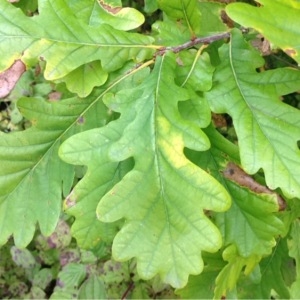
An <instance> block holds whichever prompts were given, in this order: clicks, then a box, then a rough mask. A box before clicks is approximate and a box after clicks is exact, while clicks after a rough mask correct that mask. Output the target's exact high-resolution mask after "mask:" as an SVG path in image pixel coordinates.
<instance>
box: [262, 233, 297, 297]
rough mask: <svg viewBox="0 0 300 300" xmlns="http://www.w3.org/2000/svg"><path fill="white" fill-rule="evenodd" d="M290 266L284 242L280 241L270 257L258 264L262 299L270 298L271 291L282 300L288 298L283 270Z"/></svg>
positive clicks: (290, 262)
mask: <svg viewBox="0 0 300 300" xmlns="http://www.w3.org/2000/svg"><path fill="white" fill-rule="evenodd" d="M292 264H293V263H292V260H291V258H290V257H289V256H288V249H287V246H286V240H285V239H281V240H279V241H278V243H277V245H276V247H275V248H274V249H273V253H272V255H270V256H268V257H266V258H264V259H263V260H262V262H261V263H260V269H261V282H260V288H261V291H262V298H263V299H266V298H270V296H271V294H272V291H275V292H276V293H277V295H278V296H279V297H280V298H282V299H289V298H290V292H289V290H288V286H287V283H286V281H285V278H284V270H285V269H287V268H290V267H291V265H292Z"/></svg>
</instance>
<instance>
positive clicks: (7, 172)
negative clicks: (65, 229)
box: [0, 96, 108, 247]
mask: <svg viewBox="0 0 300 300" xmlns="http://www.w3.org/2000/svg"><path fill="white" fill-rule="evenodd" d="M18 106H19V109H20V110H21V112H22V114H23V115H24V116H25V117H26V118H27V119H29V120H30V121H31V122H32V127H31V128H29V129H27V130H25V131H22V132H15V133H11V134H4V133H2V134H1V139H0V149H1V151H0V158H1V164H2V168H1V169H0V220H1V221H0V244H4V243H5V242H6V241H7V239H8V238H9V236H10V235H11V234H13V235H14V239H15V243H16V245H17V246H18V247H24V246H26V245H27V244H28V243H29V242H30V241H31V239H32V237H33V235H34V232H35V229H36V222H38V223H39V225H40V228H41V231H42V233H43V234H44V235H49V234H51V233H52V232H53V231H54V229H55V227H56V224H57V222H58V218H59V215H60V212H61V196H62V192H63V194H65V195H66V194H67V193H69V191H70V188H71V185H72V183H73V178H74V170H73V169H74V167H73V166H71V165H68V164H66V163H64V162H63V161H61V160H60V159H59V157H58V148H59V146H60V144H61V142H62V141H63V140H64V139H65V138H67V137H68V136H69V135H72V134H74V133H76V132H80V131H82V130H86V129H88V128H93V127H95V126H102V125H103V124H104V123H106V120H107V118H108V116H107V109H106V108H105V107H104V105H103V103H101V102H100V101H97V98H96V100H95V97H92V96H91V97H90V98H89V99H88V98H86V99H85V101H82V100H80V99H78V98H70V99H67V100H63V101H60V102H47V101H43V100H41V99H36V98H22V99H20V100H19V102H18ZM88 108H93V109H90V110H89V109H88Z"/></svg>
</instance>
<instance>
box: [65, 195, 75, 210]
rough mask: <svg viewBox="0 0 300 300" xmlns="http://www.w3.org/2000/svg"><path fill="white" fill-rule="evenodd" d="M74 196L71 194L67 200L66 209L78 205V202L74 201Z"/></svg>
mask: <svg viewBox="0 0 300 300" xmlns="http://www.w3.org/2000/svg"><path fill="white" fill-rule="evenodd" d="M72 195H73V193H71V194H69V195H68V196H67V198H66V200H65V207H66V209H68V208H71V207H72V206H74V205H75V204H76V200H75V199H72Z"/></svg>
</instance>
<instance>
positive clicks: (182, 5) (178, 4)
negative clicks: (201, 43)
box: [157, 0, 201, 37]
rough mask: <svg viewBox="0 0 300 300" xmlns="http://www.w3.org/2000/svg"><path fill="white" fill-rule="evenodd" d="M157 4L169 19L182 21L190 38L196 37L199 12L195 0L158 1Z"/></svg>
mask: <svg viewBox="0 0 300 300" xmlns="http://www.w3.org/2000/svg"><path fill="white" fill-rule="evenodd" d="M157 3H158V6H159V8H160V9H162V10H163V11H164V12H165V13H166V14H167V15H168V16H169V17H171V18H172V19H175V20H182V21H183V22H184V24H185V25H186V26H187V28H188V29H189V32H190V35H191V36H192V37H196V35H197V34H199V30H200V22H201V12H200V7H199V2H198V1H197V0H174V1H167V0H158V1H157Z"/></svg>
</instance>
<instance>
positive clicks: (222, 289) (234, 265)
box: [214, 245, 261, 299]
mask: <svg viewBox="0 0 300 300" xmlns="http://www.w3.org/2000/svg"><path fill="white" fill-rule="evenodd" d="M223 258H224V260H226V261H228V264H227V265H226V266H225V267H224V268H223V269H222V271H221V272H220V273H219V275H218V276H217V278H216V286H215V290H214V299H221V298H222V297H226V295H227V293H228V291H231V290H233V289H234V288H235V286H236V284H237V281H238V279H239V276H240V273H241V272H242V270H243V268H245V270H244V273H245V274H246V275H248V274H249V273H251V272H252V271H253V269H254V268H255V266H256V265H257V264H258V262H259V261H260V259H261V257H259V256H256V255H252V256H249V257H247V258H245V257H241V256H240V255H239V254H238V252H237V249H236V247H235V246H234V245H231V246H229V247H228V248H226V249H225V250H224V252H223Z"/></svg>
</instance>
